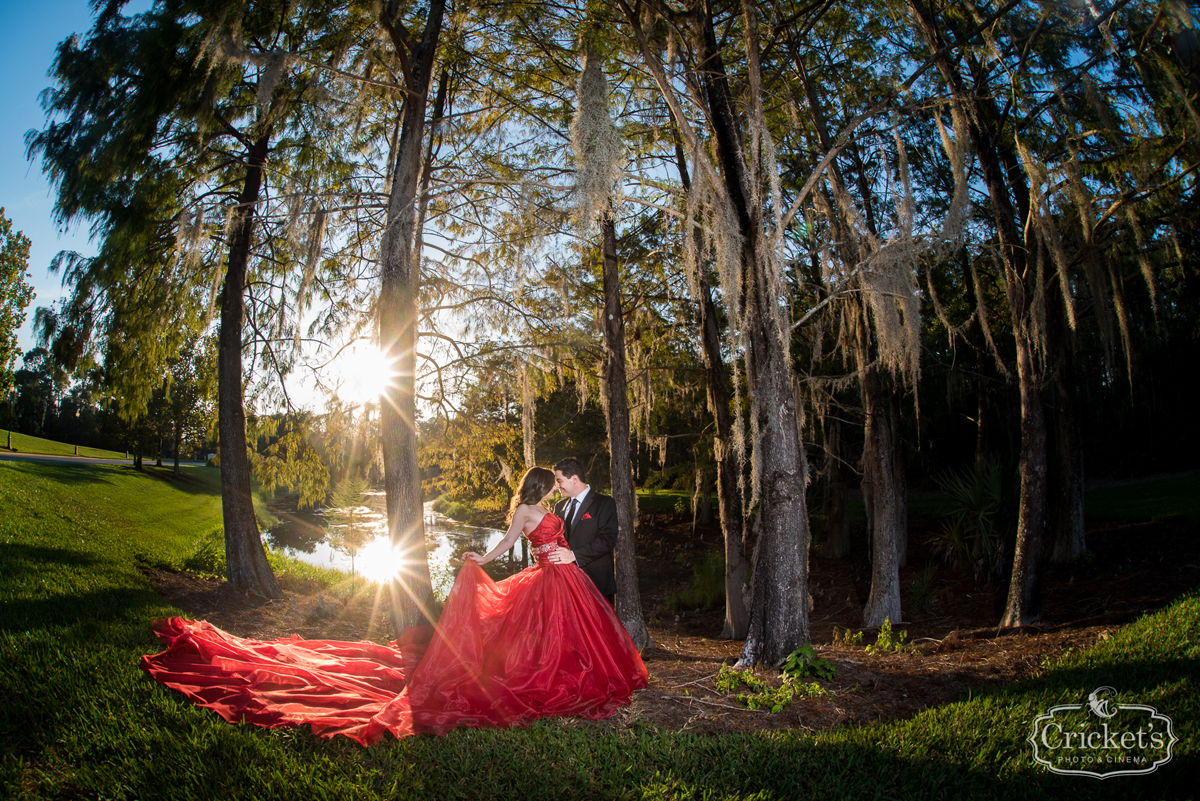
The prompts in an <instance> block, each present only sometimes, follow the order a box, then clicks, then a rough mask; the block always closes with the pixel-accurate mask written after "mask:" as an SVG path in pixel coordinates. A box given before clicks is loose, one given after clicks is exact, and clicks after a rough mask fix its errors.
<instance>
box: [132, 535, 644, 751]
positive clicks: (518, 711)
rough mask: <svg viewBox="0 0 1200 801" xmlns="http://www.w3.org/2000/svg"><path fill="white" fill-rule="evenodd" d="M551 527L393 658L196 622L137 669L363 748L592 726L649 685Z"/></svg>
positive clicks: (206, 697)
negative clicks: (527, 554) (469, 729)
mask: <svg viewBox="0 0 1200 801" xmlns="http://www.w3.org/2000/svg"><path fill="white" fill-rule="evenodd" d="M562 531H563V524H562V520H560V519H559V518H558V517H556V516H554V515H552V514H547V515H546V516H545V517H543V518H542V520H541V522H540V523H539V524H538V525H537V527H536V528H534V529H533V531H531V532H530V533H529V534H528V538H529V542H530V545H531V546H532V549H533V552H534V553H535V554H536V555H537V564H536V565H535V566H533V567H530V568H528V569H526V570H523V571H521V572H520V573H518V574H516V575H514V576H510V577H509V578H507V579H504V580H503V581H499V582H495V581H492V579H491V578H490V577H489V576H488V575H487V574H486V573H485V572H483V569H482V568H480V567H479V565H478V564H476V563H475V562H474V561H472V560H467V562H466V563H465V564H464V565H463V567H462V569H461V570H460V571H459V574H458V577H457V578H456V579H455V582H454V587H453V588H452V589H451V590H450V596H449V598H447V600H446V605H445V608H444V609H443V611H442V616H441V619H440V620H439V621H438V624H437V626H436V628H434V629H433V630H432V636H430V628H429V627H428V626H414V627H413V628H410V629H406V630H405V631H404V632H403V634H402V635H401V637H400V639H399V640H397V641H395V642H392V643H390V644H389V645H386V646H385V645H378V644H376V643H371V642H366V641H362V642H338V641H333V640H305V639H302V638H301V637H298V636H296V635H292V636H291V637H286V638H280V639H277V640H273V641H271V642H260V641H258V640H250V639H245V638H242V637H235V636H233V635H232V634H229V633H227V632H224V631H221V630H220V629H218V628H216V627H215V626H212V625H210V624H208V623H205V622H204V621H202V620H185V619H184V618H178V617H173V618H168V619H166V620H161V621H157V622H156V623H155V631H156V632H157V633H158V635H159V637H160V638H161V639H162V640H163V641H164V643H165V644H166V646H167V647H166V650H165V651H163V652H162V653H159V654H155V655H153V656H144V657H142V667H143V669H144V670H146V672H148V673H149V674H150V675H151V676H153V677H154V678H155V679H157V680H158V681H159V682H161V683H162V684H165V685H166V686H168V687H171V688H173V689H176V690H179V691H180V692H182V693H183V694H184V695H186V696H187V697H188V698H190V699H191V700H192V701H194V702H195V703H196V704H198V705H199V706H202V707H205V708H207V709H211V710H213V711H214V712H216V713H217V714H219V715H221V716H222V717H224V718H225V719H226V720H231V721H238V720H245V721H248V722H250V723H254V724H256V725H259V726H265V727H268V728H275V727H278V726H296V725H302V724H308V725H310V726H311V727H312V729H313V731H314V732H315V733H317V734H318V735H321V736H324V737H332V736H333V735H336V734H343V735H345V736H347V737H350V738H352V739H354V740H357V741H358V742H360V743H362V744H364V745H368V744H371V743H374V742H376V741H378V740H379V739H380V737H382V736H383V733H384V732H391V733H392V734H393V735H395V736H396V737H406V736H408V735H410V734H419V733H423V732H429V733H434V734H444V733H446V732H447V731H449V730H451V729H454V728H457V727H459V726H480V727H503V726H513V725H523V724H527V723H529V722H530V721H532V720H534V719H536V718H540V717H546V716H549V715H579V716H581V717H585V718H592V719H599V718H605V717H608V716H609V715H612V714H613V713H614V712H615V711H616V710H617V708H618V707H620V706H623V705H625V704H628V703H629V700H630V697H631V696H632V694H633V692H634V690H638V689H641V688H642V687H645V686H646V682H647V673H646V667H645V665H643V664H642V660H641V657H640V656H638V652H637V649H636V648H635V647H634V645H633V642H632V641H631V640H630V638H629V635H628V633H626V631H625V628H624V627H623V626H622V625H621V622H620V620H618V618H617V616H616V613H614V612H613V610H612V608H611V607H610V606H609V605H608V602H607V601H605V599H604V597H603V596H602V595H601V594H600V593H599V591H597V589H596V587H595V585H594V584H592V581H591V579H589V578H588V577H587V576H586V575H585V574H584V573H583V571H582V570H580V569H579V568H578V567H576V566H575V565H573V564H571V565H555V564H551V563H550V561H549V554H550V552H551V551H553V550H554V549H555V548H557V547H559V546H560V545H562V546H565V545H566V540H565V539H564V538H563V534H562Z"/></svg>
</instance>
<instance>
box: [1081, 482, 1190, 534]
mask: <svg viewBox="0 0 1200 801" xmlns="http://www.w3.org/2000/svg"><path fill="white" fill-rule="evenodd" d="M1084 508H1085V509H1086V511H1087V515H1088V517H1089V518H1096V519H1100V520H1112V519H1116V520H1162V519H1165V518H1168V517H1183V518H1186V519H1187V520H1189V521H1190V522H1192V523H1196V524H1200V472H1197V473H1192V474H1191V475H1187V476H1176V477H1175V478H1163V479H1159V480H1158V481H1149V482H1146V483H1144V484H1126V485H1124V486H1121V487H1110V488H1108V489H1103V490H1092V491H1090V492H1088V493H1087V494H1086V496H1085V498H1084Z"/></svg>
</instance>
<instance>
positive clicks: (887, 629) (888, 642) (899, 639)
mask: <svg viewBox="0 0 1200 801" xmlns="http://www.w3.org/2000/svg"><path fill="white" fill-rule="evenodd" d="M906 639H908V632H907V631H902V632H900V633H899V634H893V633H892V621H891V620H890V619H888V618H886V617H885V618H884V619H883V625H882V626H880V627H879V637H878V638H876V640H875V644H874V645H868V646H867V653H868V654H877V653H882V654H886V653H891V652H894V651H903V650H905V649H907V648H908V647H909V646H908V645H906V644H905V642H904V641H905V640H906Z"/></svg>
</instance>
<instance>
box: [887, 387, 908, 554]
mask: <svg viewBox="0 0 1200 801" xmlns="http://www.w3.org/2000/svg"><path fill="white" fill-rule="evenodd" d="M888 400H889V401H890V411H891V416H890V424H891V428H892V456H891V458H892V486H893V487H894V489H895V493H896V503H895V506H894V511H895V522H894V523H893V526H894V528H893V531H894V532H895V536H896V564H897V566H898V567H908V482H907V480H906V478H905V475H904V438H903V437H902V436H901V428H900V390H899V388H898V387H892V391H891V392H890V393H888Z"/></svg>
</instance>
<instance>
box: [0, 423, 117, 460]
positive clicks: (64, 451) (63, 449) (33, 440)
mask: <svg viewBox="0 0 1200 801" xmlns="http://www.w3.org/2000/svg"><path fill="white" fill-rule="evenodd" d="M10 436H11V441H12V449H13V450H14V451H17V452H18V453H41V454H46V455H48V456H90V457H93V458H97V459H128V458H130V457H129V454H126V453H122V452H120V451H106V450H104V449H103V448H83V447H80V448H77V447H76V446H74V445H68V444H67V443H65V442H55V441H54V440H52V439H42V438H41V437H31V436H29V435H28V434H18V433H17V432H15V431H8V430H6V429H2V428H0V452H3V451H4V450H6V449H7V447H8V443H9V438H10Z"/></svg>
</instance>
